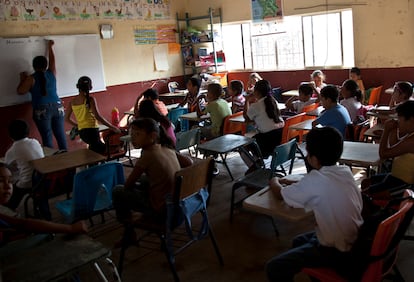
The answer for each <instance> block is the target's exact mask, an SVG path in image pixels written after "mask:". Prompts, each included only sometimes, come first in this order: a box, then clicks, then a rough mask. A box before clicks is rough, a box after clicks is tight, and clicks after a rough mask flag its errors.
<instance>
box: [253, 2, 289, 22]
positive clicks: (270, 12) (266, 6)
mask: <svg viewBox="0 0 414 282" xmlns="http://www.w3.org/2000/svg"><path fill="white" fill-rule="evenodd" d="M252 13H253V15H252V19H253V21H255V22H258V21H263V20H267V19H274V18H280V17H282V16H283V14H282V0H252Z"/></svg>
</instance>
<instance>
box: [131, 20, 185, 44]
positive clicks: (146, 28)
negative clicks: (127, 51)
mask: <svg viewBox="0 0 414 282" xmlns="http://www.w3.org/2000/svg"><path fill="white" fill-rule="evenodd" d="M175 34H176V31H175V25H172V24H163V25H140V26H136V27H135V28H134V39H135V44H137V45H138V44H162V43H175V42H176V41H177V40H176V35H175Z"/></svg>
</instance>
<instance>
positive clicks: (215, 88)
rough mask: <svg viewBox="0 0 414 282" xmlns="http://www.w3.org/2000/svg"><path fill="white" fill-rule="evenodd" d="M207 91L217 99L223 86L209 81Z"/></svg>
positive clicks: (221, 93) (221, 92)
mask: <svg viewBox="0 0 414 282" xmlns="http://www.w3.org/2000/svg"><path fill="white" fill-rule="evenodd" d="M207 91H208V92H210V93H211V94H213V95H214V97H216V98H217V99H218V98H220V96H221V95H223V87H221V85H220V84H219V83H210V84H209V85H208V86H207Z"/></svg>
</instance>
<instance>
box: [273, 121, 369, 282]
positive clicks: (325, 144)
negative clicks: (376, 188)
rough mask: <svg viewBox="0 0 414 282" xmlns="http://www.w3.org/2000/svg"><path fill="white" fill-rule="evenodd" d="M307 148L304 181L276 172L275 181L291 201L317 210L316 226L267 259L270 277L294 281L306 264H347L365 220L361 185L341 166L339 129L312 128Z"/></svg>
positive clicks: (275, 186) (275, 188)
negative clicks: (308, 169) (313, 229)
mask: <svg viewBox="0 0 414 282" xmlns="http://www.w3.org/2000/svg"><path fill="white" fill-rule="evenodd" d="M306 150H307V152H308V155H307V160H308V162H309V164H310V165H311V166H312V167H313V168H314V169H313V170H312V171H310V172H309V173H308V174H306V175H305V176H304V177H303V178H302V179H301V180H300V181H298V182H294V181H288V180H286V179H279V178H277V177H275V178H272V179H271V180H270V183H269V185H270V188H271V189H272V190H273V191H274V193H275V195H276V196H277V197H279V198H280V199H282V200H284V201H285V202H286V203H287V204H288V205H289V206H292V207H295V208H305V209H307V210H312V211H313V213H314V216H315V220H316V226H315V231H314V232H309V233H305V234H302V235H299V236H297V237H296V238H294V240H293V248H292V249H290V250H288V251H287V252H285V253H282V254H280V255H278V256H276V257H274V258H272V259H271V260H270V261H269V262H268V263H267V265H266V272H267V277H268V279H269V281H284V282H288V281H293V277H294V275H295V274H296V273H299V272H300V271H301V269H302V268H304V267H334V268H339V267H346V266H347V265H349V264H347V263H348V262H349V260H350V252H349V251H350V250H351V247H352V245H353V243H354V242H355V240H356V239H357V236H358V230H359V227H360V226H361V225H362V223H363V219H362V216H361V210H362V197H361V192H360V189H359V188H358V186H357V185H356V183H355V180H354V178H353V175H352V172H351V170H350V168H349V167H348V166H345V165H337V161H338V160H339V158H340V156H341V154H342V150H343V138H342V136H341V134H340V133H339V132H338V130H336V129H335V128H333V127H323V128H314V129H312V130H311V131H310V132H309V133H308V135H307V138H306ZM282 185H288V186H285V187H283V186H282Z"/></svg>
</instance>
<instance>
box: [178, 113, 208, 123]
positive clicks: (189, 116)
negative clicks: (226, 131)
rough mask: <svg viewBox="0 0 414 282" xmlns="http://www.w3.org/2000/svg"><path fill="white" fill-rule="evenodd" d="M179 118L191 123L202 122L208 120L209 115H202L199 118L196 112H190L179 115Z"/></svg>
mask: <svg viewBox="0 0 414 282" xmlns="http://www.w3.org/2000/svg"><path fill="white" fill-rule="evenodd" d="M180 118H182V119H186V120H192V121H202V120H205V119H209V118H210V115H209V114H207V115H203V116H201V117H199V116H197V112H191V113H187V114H184V115H181V116H180Z"/></svg>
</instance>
